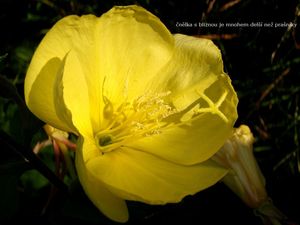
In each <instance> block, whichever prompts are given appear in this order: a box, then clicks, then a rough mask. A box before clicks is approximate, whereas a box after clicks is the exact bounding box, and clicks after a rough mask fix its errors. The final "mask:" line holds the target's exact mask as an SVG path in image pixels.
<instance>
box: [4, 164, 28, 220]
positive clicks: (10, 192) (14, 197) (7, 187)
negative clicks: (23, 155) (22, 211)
mask: <svg viewBox="0 0 300 225" xmlns="http://www.w3.org/2000/svg"><path fill="white" fill-rule="evenodd" d="M29 168H30V167H29V165H28V163H26V162H24V161H12V162H6V163H3V164H0V199H1V201H0V218H1V220H3V219H4V220H6V219H9V218H10V217H12V216H13V215H14V214H15V213H16V211H17V209H18V203H19V193H18V191H17V184H18V180H19V177H20V175H21V174H22V173H23V172H24V171H26V170H27V169H29Z"/></svg>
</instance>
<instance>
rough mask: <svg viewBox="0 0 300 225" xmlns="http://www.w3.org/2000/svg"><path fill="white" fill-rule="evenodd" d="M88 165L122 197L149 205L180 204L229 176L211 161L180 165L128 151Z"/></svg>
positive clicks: (112, 154) (103, 157)
mask: <svg viewBox="0 0 300 225" xmlns="http://www.w3.org/2000/svg"><path fill="white" fill-rule="evenodd" d="M86 166H87V169H88V171H90V172H91V173H92V174H93V175H94V176H95V177H97V179H99V180H101V181H103V183H105V184H106V185H107V186H109V187H110V190H111V191H112V192H114V193H115V194H117V195H119V196H120V197H122V198H125V199H128V200H135V201H142V202H146V203H150V204H165V203H168V202H179V201H180V200H181V199H182V198H183V197H185V196H186V195H191V194H195V193H196V192H198V191H200V190H202V189H205V188H207V187H209V186H211V185H213V184H215V183H216V182H217V181H218V180H220V179H221V178H222V177H223V176H224V175H225V173H226V170H225V169H223V168H221V167H219V166H217V165H216V164H215V163H213V162H212V161H207V162H203V163H201V164H197V165H194V166H181V165H178V164H175V163H172V162H169V161H166V160H162V159H160V158H158V157H155V156H153V155H151V154H148V153H144V152H141V151H136V150H133V149H129V148H121V149H118V150H115V151H112V152H109V153H107V154H104V155H101V156H99V157H96V158H93V159H90V160H89V161H88V162H87V165H86Z"/></svg>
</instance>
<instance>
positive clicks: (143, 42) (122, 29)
mask: <svg viewBox="0 0 300 225" xmlns="http://www.w3.org/2000/svg"><path fill="white" fill-rule="evenodd" d="M98 40H99V41H98V49H99V52H100V60H99V68H100V74H102V75H103V76H105V81H104V83H103V91H104V93H103V95H104V96H105V97H107V98H108V99H109V100H110V101H111V102H112V103H113V105H116V106H118V105H120V104H122V103H124V101H128V102H130V101H131V100H133V99H135V98H136V97H138V96H141V95H143V94H144V93H145V92H147V91H151V90H145V87H146V85H147V84H148V83H149V82H150V81H152V79H153V77H154V76H155V75H156V74H157V73H158V71H159V70H160V69H161V68H162V67H164V66H165V64H166V63H167V62H168V61H169V59H170V58H171V57H172V54H173V47H174V46H173V45H174V39H173V36H172V35H171V33H170V32H169V31H168V30H167V28H166V27H165V26H164V25H163V24H162V23H161V21H160V20H159V19H158V18H157V17H155V16H154V15H152V14H151V13H150V12H148V11H146V10H145V9H143V8H141V7H138V6H125V7H123V6H120V7H114V8H112V9H111V10H110V11H108V12H107V13H105V14H103V16H102V17H101V20H100V21H99V32H98ZM112 90H113V91H112Z"/></svg>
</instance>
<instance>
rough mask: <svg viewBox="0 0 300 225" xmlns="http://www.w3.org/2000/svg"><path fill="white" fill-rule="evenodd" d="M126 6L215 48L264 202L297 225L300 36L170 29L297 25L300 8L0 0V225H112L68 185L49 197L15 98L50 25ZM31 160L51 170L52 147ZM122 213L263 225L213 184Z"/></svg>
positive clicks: (37, 132) (26, 118)
mask: <svg viewBox="0 0 300 225" xmlns="http://www.w3.org/2000/svg"><path fill="white" fill-rule="evenodd" d="M127 4H139V5H141V6H143V7H145V8H146V9H148V10H149V11H151V12H152V13H154V14H155V15H157V16H158V17H159V18H160V19H161V20H162V22H163V23H164V24H165V25H166V26H167V27H168V28H169V29H170V31H171V32H172V33H184V34H189V35H194V36H199V37H205V38H209V39H212V40H213V41H214V42H215V44H216V45H218V46H219V48H220V49H221V51H222V54H223V60H224V69H225V71H226V72H227V73H228V74H229V75H230V77H231V79H232V82H233V86H234V87H235V89H236V91H237V92H238V96H239V106H238V112H239V119H238V121H237V124H236V125H237V126H238V125H240V124H242V123H244V124H248V125H249V126H250V128H251V130H252V131H253V133H254V136H255V137H256V142H255V144H254V152H255V156H256V158H257V161H258V163H259V165H260V167H261V169H262V172H263V174H264V175H265V178H266V184H267V185H266V187H267V191H268V193H269V196H270V197H271V198H272V199H273V202H274V204H275V205H276V206H277V207H278V208H279V209H280V210H281V211H282V212H283V213H285V214H286V215H287V216H288V218H289V222H286V224H299V221H300V206H299V204H300V201H299V200H300V194H299V190H300V185H299V178H300V176H299V174H300V157H299V143H300V141H299V135H300V130H299V122H300V111H299V102H300V99H299V92H300V79H299V76H300V74H299V71H300V70H299V64H300V54H299V51H300V50H299V49H300V32H299V31H300V28H299V27H298V26H296V27H292V28H287V27H284V28H275V27H270V28H267V27H264V26H263V27H244V28H242V27H235V28H221V29H219V28H207V27H200V28H199V27H195V26H193V27H184V26H178V24H179V23H183V22H187V23H198V22H203V23H204V22H206V23H219V22H222V23H226V22H227V23H236V22H240V23H249V24H250V23H252V22H263V24H264V23H272V22H273V25H274V24H275V23H278V22H279V23H283V22H294V23H299V20H300V17H299V15H300V5H299V1H295V0H285V1H282V0H269V1H266V0H241V1H238V0H235V1H231V0H226V1H225V0H215V1H213V0H212V1H209V0H207V1H199V0H198V1H196V0H194V1H171V0H166V1H154V0H153V1H152V0H144V1H105V0H102V1H100V0H99V1H97V0H73V1H67V0H62V1H58V0H23V1H21V0H0V78H1V80H0V96H1V97H0V128H1V133H0V134H1V135H0V144H1V145H0V146H1V147H0V154H1V156H0V224H1V225H2V224H17V223H18V224H20V223H27V222H29V223H30V224H46V225H47V224H49V225H54V224H55V225H56V224H57V225H59V224H69V223H70V224H87V225H88V224H99V225H100V224H116V223H113V222H111V221H109V220H108V219H106V218H105V217H103V216H102V215H101V214H99V213H98V211H97V209H96V208H94V206H93V205H92V204H91V203H90V202H89V200H88V199H87V198H86V196H85V195H84V192H83V191H82V189H81V187H80V184H79V183H78V182H77V181H70V180H68V179H67V178H66V180H65V183H66V184H68V186H69V189H70V190H69V191H68V192H64V191H63V190H61V189H58V190H57V189H53V186H51V185H50V184H49V181H48V180H49V176H48V179H46V178H44V177H43V176H42V175H41V173H47V171H46V170H45V168H44V167H43V166H41V165H40V164H39V163H38V162H35V159H34V158H32V155H31V153H30V151H31V150H29V149H31V148H32V147H33V146H34V144H35V143H36V142H37V141H41V140H43V139H46V138H47V137H46V135H45V134H44V132H43V131H42V128H41V127H42V125H43V124H42V123H41V122H40V121H38V120H37V119H36V118H34V116H32V115H31V113H29V112H28V110H27V109H26V107H25V106H24V103H23V100H22V99H23V81H24V77H25V73H26V69H27V66H28V65H29V62H30V59H31V56H32V54H33V52H34V50H35V48H36V46H37V44H38V43H39V42H40V40H41V39H42V37H43V36H44V34H45V33H46V32H47V30H48V29H49V28H51V26H52V25H53V24H54V23H55V22H56V21H57V20H59V19H60V18H62V17H64V16H66V15H69V14H78V15H82V14H87V13H92V14H96V15H98V16H100V15H101V14H102V13H103V12H106V11H107V10H109V9H110V8H111V7H112V6H113V5H127ZM297 15H298V16H297ZM24 158H26V159H27V160H24ZM40 158H41V159H42V160H43V162H44V163H45V164H46V165H47V168H50V170H53V169H54V163H53V152H52V149H51V147H49V148H46V149H45V150H44V151H43V152H42V153H41V155H40ZM28 160H29V162H28ZM38 171H39V172H38ZM45 171H46V172H45ZM48 172H49V171H48ZM50 177H51V175H50ZM128 204H129V210H130V216H131V217H130V220H129V222H128V224H147V225H150V224H191V225H192V224H201V225H217V224H231V225H248V224H249V225H261V224H262V222H261V220H260V219H259V218H258V217H256V216H255V215H254V213H253V211H252V209H249V208H248V207H247V206H245V205H244V204H243V202H242V201H241V200H240V199H238V198H237V197H236V196H235V195H234V194H233V193H232V192H231V191H230V190H229V189H228V188H227V187H226V186H225V185H223V184H222V183H219V184H216V185H215V186H213V187H211V188H208V189H207V190H204V191H202V192H200V193H198V194H196V195H195V196H188V197H186V198H185V199H184V200H183V201H182V202H181V203H178V204H169V205H166V206H149V205H145V204H142V203H134V202H129V203H128ZM292 221H293V222H292Z"/></svg>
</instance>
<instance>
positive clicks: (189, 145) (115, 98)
mask: <svg viewBox="0 0 300 225" xmlns="http://www.w3.org/2000/svg"><path fill="white" fill-rule="evenodd" d="M25 99H26V103H27V105H28V107H29V108H30V110H31V111H32V112H33V113H34V114H35V115H36V116H37V117H39V118H40V119H41V120H43V121H44V122H46V123H48V124H50V125H51V126H53V127H56V128H57V129H61V130H64V131H66V132H72V133H74V134H76V135H78V143H77V150H76V169H77V173H78V176H79V180H80V182H81V184H82V186H83V188H84V190H85V192H86V194H87V196H88V197H89V198H90V199H91V201H92V202H93V203H94V205H95V206H96V207H98V209H99V210H101V212H102V213H104V214H105V215H106V216H108V217H109V218H111V219H113V220H115V221H119V222H125V221H127V220H128V211H127V207H126V203H125V200H133V201H141V202H145V203H149V204H165V203H169V202H179V201H180V200H181V199H182V198H183V197H185V196H186V195H190V194H194V193H196V192H198V191H200V190H203V189H205V188H207V187H209V186H211V185H213V184H215V183H216V182H217V181H219V180H220V179H221V178H222V177H223V176H224V175H225V174H226V172H227V169H225V168H223V167H221V166H218V165H217V163H215V162H213V161H211V160H209V158H210V157H211V156H212V155H214V153H216V152H217V151H218V149H219V148H220V147H221V146H222V145H223V144H224V142H225V140H226V139H227V138H228V137H230V136H231V133H232V131H233V124H234V122H235V120H236V118H237V111H236V107H237V96H236V93H235V91H234V89H233V88H232V86H231V82H230V79H229V77H228V76H227V75H226V74H225V73H224V72H223V64H222V59H221V54H220V51H219V49H218V48H217V47H216V46H215V45H214V44H213V43H212V42H211V41H209V40H205V39H199V38H195V37H189V36H185V35H181V34H175V35H172V34H171V33H170V32H169V31H168V30H167V28H166V27H165V26H164V25H163V24H162V23H161V22H160V20H159V19H158V18H157V17H155V16H154V15H152V14H151V13H150V12H148V11H146V10H145V9H143V8H141V7H139V6H125V7H114V8H112V9H111V10H110V11H108V12H107V13H105V14H103V15H102V16H101V17H100V18H98V17H96V16H93V15H85V16H82V17H78V16H68V17H65V18H63V19H62V20H60V21H59V22H57V23H56V24H55V25H54V27H53V28H52V29H51V30H50V31H49V32H48V33H47V34H46V36H45V37H44V39H43V40H42V42H41V43H40V45H39V47H38V48H37V50H36V52H35V54H34V56H33V58H32V61H31V63H30V66H29V68H28V72H27V75H26V79H25Z"/></svg>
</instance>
